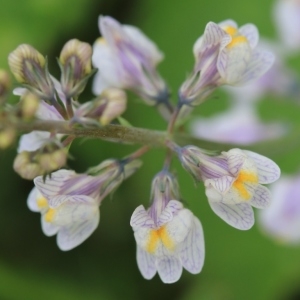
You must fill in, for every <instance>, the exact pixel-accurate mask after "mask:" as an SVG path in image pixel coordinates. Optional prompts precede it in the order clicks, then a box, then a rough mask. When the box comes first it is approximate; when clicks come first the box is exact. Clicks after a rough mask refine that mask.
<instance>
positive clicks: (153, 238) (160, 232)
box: [147, 226, 174, 253]
mask: <svg viewBox="0 0 300 300" xmlns="http://www.w3.org/2000/svg"><path fill="white" fill-rule="evenodd" d="M160 241H161V242H162V243H163V245H164V246H165V247H166V248H167V249H168V250H173V248H174V242H173V241H172V239H171V237H170V236H169V234H168V232H167V230H166V228H165V226H162V227H160V228H159V229H157V230H151V232H150V239H149V243H148V246H147V251H148V252H149V253H154V252H155V251H156V248H157V246H158V244H159V242H160Z"/></svg>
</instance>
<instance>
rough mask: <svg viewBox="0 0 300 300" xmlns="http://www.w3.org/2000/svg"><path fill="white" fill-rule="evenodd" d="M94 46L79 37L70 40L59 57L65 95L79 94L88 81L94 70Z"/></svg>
mask: <svg viewBox="0 0 300 300" xmlns="http://www.w3.org/2000/svg"><path fill="white" fill-rule="evenodd" d="M91 58H92V47H91V46H90V45H89V44H88V43H83V42H81V41H79V40H77V39H73V40H70V41H68V42H67V43H66V44H65V45H64V47H63V49H62V51H61V53H60V57H59V64H60V68H61V72H62V75H61V85H62V89H63V92H64V93H65V95H66V96H67V97H68V98H69V97H73V96H78V95H79V94H80V93H81V92H82V91H83V89H84V88H85V85H86V83H87V79H88V78H89V75H90V74H91V72H92V64H91Z"/></svg>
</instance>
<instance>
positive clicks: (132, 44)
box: [92, 16, 169, 105]
mask: <svg viewBox="0 0 300 300" xmlns="http://www.w3.org/2000/svg"><path fill="white" fill-rule="evenodd" d="M99 28H100V31H101V34H102V38H100V39H98V40H97V41H96V42H95V44H94V47H93V48H94V49H93V51H94V52H93V57H92V62H93V65H94V66H95V67H96V68H98V73H97V74H96V76H95V79H94V83H93V92H94V93H95V94H96V95H99V94H101V93H102V91H103V90H104V89H106V88H108V87H115V88H123V89H128V90H132V91H134V92H135V93H137V94H138V95H139V96H140V97H142V98H143V99H144V100H145V102H146V103H147V104H149V105H158V104H159V103H161V102H164V103H165V104H166V103H167V102H166V101H167V98H168V91H167V87H166V84H165V82H164V81H163V79H162V78H161V77H160V75H159V74H158V73H157V71H156V66H157V64H158V63H159V62H160V61H161V60H162V59H163V55H162V53H161V52H160V51H159V50H158V49H157V47H156V45H155V44H154V43H153V42H152V41H151V40H150V39H148V38H147V37H146V36H145V35H144V34H143V33H142V32H141V31H140V30H139V29H138V28H136V27H133V26H129V25H121V24H120V23H119V22H117V21H116V20H114V19H113V18H111V17H104V16H100V17H99ZM167 105H169V104H168V103H167Z"/></svg>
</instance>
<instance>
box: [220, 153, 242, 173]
mask: <svg viewBox="0 0 300 300" xmlns="http://www.w3.org/2000/svg"><path fill="white" fill-rule="evenodd" d="M222 154H223V155H224V156H226V158H227V163H228V168H229V172H230V173H231V174H232V175H233V176H237V175H238V174H239V172H240V170H241V168H242V166H243V164H244V162H245V160H246V158H247V155H245V153H244V152H243V151H242V150H240V149H231V150H229V151H228V152H222Z"/></svg>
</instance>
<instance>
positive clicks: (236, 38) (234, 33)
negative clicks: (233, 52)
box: [224, 26, 248, 48]
mask: <svg viewBox="0 0 300 300" xmlns="http://www.w3.org/2000/svg"><path fill="white" fill-rule="evenodd" d="M224 30H225V31H226V32H227V33H228V34H229V35H230V36H231V37H232V40H231V42H230V43H229V44H228V45H227V46H226V47H227V48H232V47H234V46H236V45H238V44H241V43H246V42H248V40H247V38H246V37H245V36H244V35H241V34H239V31H238V30H237V28H235V27H232V26H226V27H225V28H224Z"/></svg>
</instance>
